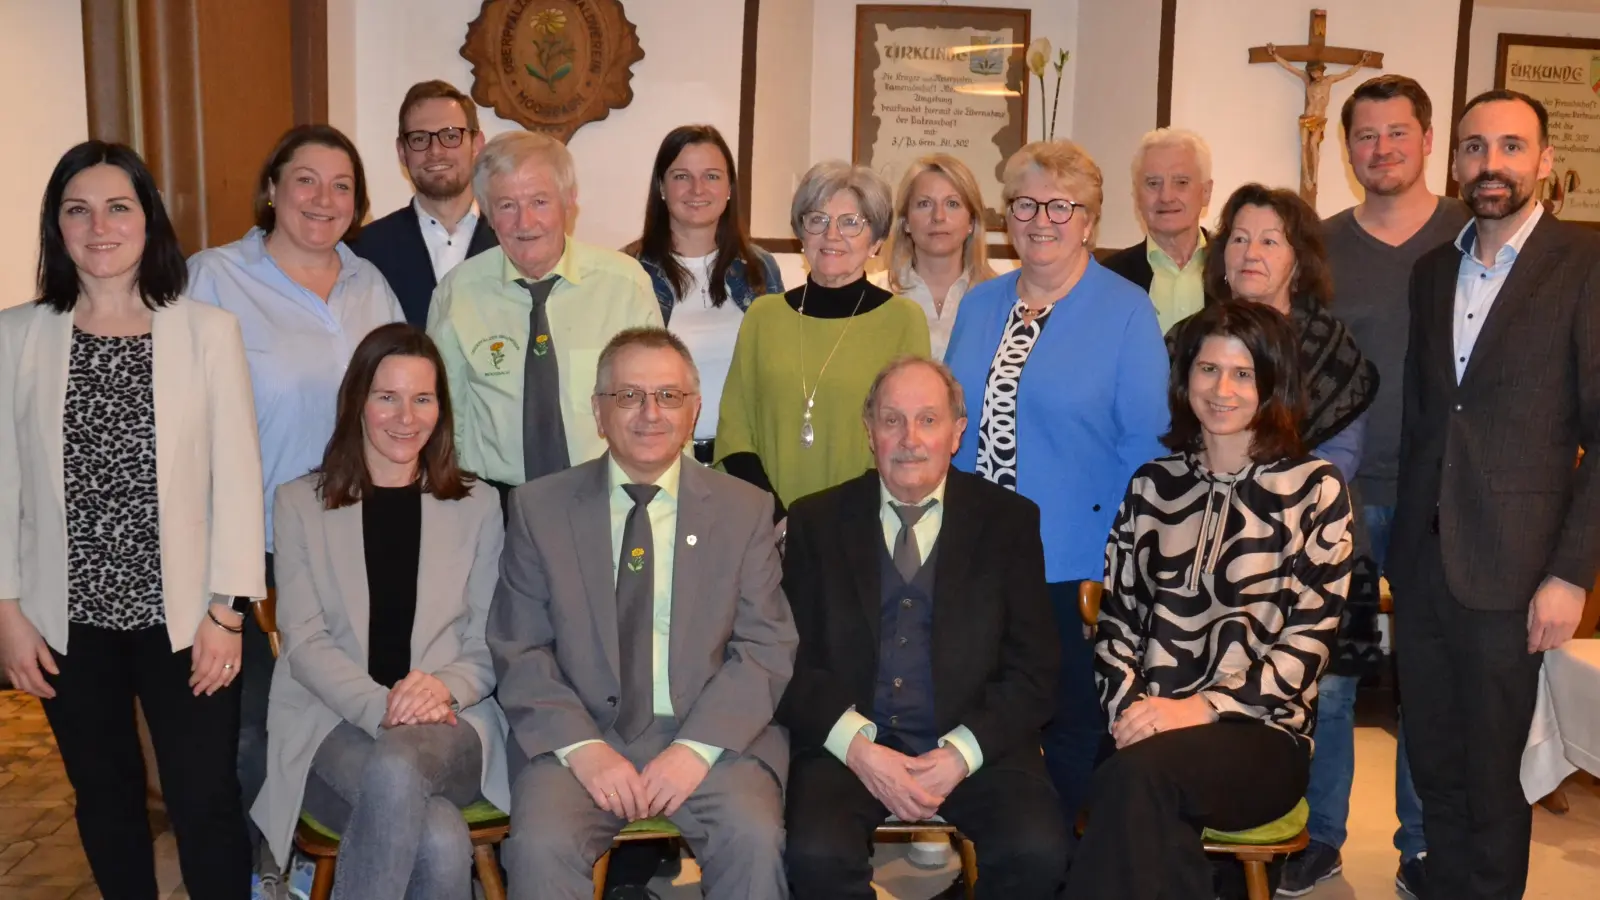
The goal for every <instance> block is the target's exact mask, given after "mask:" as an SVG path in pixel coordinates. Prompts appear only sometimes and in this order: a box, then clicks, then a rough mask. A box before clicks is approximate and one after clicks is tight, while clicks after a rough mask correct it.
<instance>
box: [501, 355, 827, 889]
mask: <svg viewBox="0 0 1600 900" xmlns="http://www.w3.org/2000/svg"><path fill="white" fill-rule="evenodd" d="M699 383H700V377H699V373H698V372H697V371H696V369H695V366H694V361H693V360H692V359H691V358H690V356H689V351H688V350H687V349H686V348H685V347H684V346H683V343H682V342H681V341H679V340H678V339H677V338H676V337H674V336H672V335H671V334H669V333H668V332H666V331H665V330H662V329H660V328H635V329H629V330H626V331H623V332H622V333H620V334H618V335H617V336H616V337H615V338H613V339H612V340H611V342H610V343H609V344H608V345H607V346H606V348H605V350H604V351H603V352H602V353H601V355H600V362H599V366H598V374H597V385H596V389H595V395H594V398H593V408H594V415H595V424H596V426H597V428H598V429H599V432H600V435H601V436H602V437H603V438H604V439H605V441H606V443H607V445H608V448H609V450H608V452H607V453H606V454H605V455H604V456H602V457H601V458H599V459H596V460H593V461H591V462H587V463H584V464H582V465H579V466H576V467H574V468H571V469H568V470H566V471H564V472H559V473H556V474H554V475H549V476H546V477H544V478H540V479H537V480H535V481H533V482H530V483H528V484H527V485H524V486H523V487H520V488H518V489H516V490H515V491H514V492H513V493H512V494H511V497H510V507H511V508H510V526H509V534H508V537H507V540H506V548H505V553H504V555H503V557H502V559H501V565H500V584H499V587H498V588H497V589H496V591H495V596H494V604H493V606H492V607H491V610H490V614H489V628H488V643H489V650H490V653H491V655H492V656H493V659H494V667H495V674H496V675H497V676H498V682H499V685H500V687H499V698H500V705H501V707H502V708H503V709H504V710H505V714H506V718H507V719H508V720H509V721H510V723H511V732H512V736H513V737H514V738H515V740H514V741H512V742H510V743H509V744H508V748H507V752H508V754H509V756H510V760H509V772H510V775H511V778H512V784H513V786H512V799H511V837H510V839H509V840H508V841H507V842H506V853H505V858H506V864H507V868H508V870H509V875H510V878H509V881H510V890H511V896H512V897H514V898H535V897H537V898H540V900H550V898H563V900H588V898H590V897H592V896H593V887H592V881H591V878H592V875H591V870H592V868H593V866H594V863H595V860H596V859H598V858H599V856H600V855H601V854H602V853H604V852H605V850H606V849H607V848H608V847H609V846H610V844H611V841H612V838H613V837H614V836H615V835H616V833H617V832H618V831H619V830H621V829H622V827H623V826H625V825H626V824H628V823H629V822H630V821H637V820H639V819H644V818H649V817H651V816H658V815H659V816H666V817H667V818H669V819H671V820H672V822H673V824H675V825H676V826H677V827H678V828H679V829H680V830H681V831H682V832H683V836H684V839H685V840H687V841H688V842H689V845H690V846H691V847H692V848H693V849H694V853H695V856H696V858H697V859H698V860H699V862H700V867H701V869H702V871H703V873H704V879H705V881H704V883H705V895H706V896H707V897H708V898H713V900H720V898H726V900H735V898H737V900H762V898H782V897H785V896H787V891H786V888H785V885H784V875H783V802H782V788H783V780H784V778H785V777H786V776H787V773H788V769H789V746H788V739H787V737H786V736H785V735H784V733H783V732H782V731H781V730H779V729H778V728H777V727H776V726H775V725H773V724H772V717H773V713H774V711H775V710H776V708H777V705H778V700H779V698H781V697H782V696H783V691H784V688H785V687H786V686H787V685H788V683H789V676H790V674H791V673H792V671H793V667H794V656H795V648H796V643H797V638H796V635H795V628H794V623H793V621H792V620H791V618H790V615H789V605H788V603H787V602H786V601H785V600H784V597H783V592H782V589H781V588H780V587H779V583H780V580H781V574H782V573H781V569H780V564H779V560H778V552H777V544H776V533H775V531H774V529H773V525H772V498H771V496H770V495H769V494H767V493H765V492H763V491H760V490H757V489H755V488H753V487H751V486H750V485H748V484H746V483H744V482H742V481H739V480H738V479H735V478H731V477H729V476H726V475H723V474H721V473H719V472H715V471H712V470H710V469H705V468H702V467H700V466H698V465H695V464H693V463H692V462H691V463H690V464H688V465H685V464H684V457H683V455H682V450H683V447H684V446H685V444H686V443H687V441H688V439H689V436H690V435H691V434H692V433H693V428H694V422H695V418H696V416H697V415H698V414H699V410H700V396H699Z"/></svg>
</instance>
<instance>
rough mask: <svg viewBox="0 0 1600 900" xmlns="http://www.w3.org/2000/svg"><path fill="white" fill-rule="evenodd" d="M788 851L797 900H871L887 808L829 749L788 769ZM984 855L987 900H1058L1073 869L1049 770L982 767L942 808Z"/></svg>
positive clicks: (981, 887)
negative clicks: (877, 839) (876, 837)
mask: <svg viewBox="0 0 1600 900" xmlns="http://www.w3.org/2000/svg"><path fill="white" fill-rule="evenodd" d="M787 794H788V809H787V810H786V811H785V814H784V825H785V827H786V829H787V830H788V845H787V849H786V851H785V853H784V863H785V868H786V869H787V870H788V875H789V890H790V892H791V894H792V896H793V897H794V900H856V898H859V900H869V898H871V897H873V896H875V895H874V894H873V890H872V861H871V857H872V832H873V830H874V829H876V828H877V827H878V826H879V825H882V824H883V820H884V819H885V818H887V817H888V815H889V811H888V810H887V809H886V808H884V805H883V804H882V803H880V802H878V799H877V798H876V797H874V796H872V794H871V793H870V792H868V791H867V788H866V785H864V784H862V783H861V779H859V778H857V777H856V774H855V773H854V772H852V771H850V770H849V769H848V768H846V767H845V765H844V763H841V762H839V761H838V760H837V759H835V758H834V757H833V756H831V755H830V754H827V753H808V754H806V755H804V756H801V757H799V758H797V759H795V760H794V761H792V762H791V763H790V764H789V790H788V792H787ZM939 815H940V816H943V817H944V819H945V820H946V821H948V822H949V823H950V824H952V825H954V826H956V827H957V828H959V829H960V830H961V833H962V834H964V835H966V836H967V837H968V838H971V839H972V842H973V843H974V844H975V845H977V849H978V868H979V870H980V871H981V873H982V875H981V877H979V879H978V884H977V893H978V896H979V897H980V898H986V900H1035V898H1036V900H1053V898H1054V897H1056V895H1057V892H1058V891H1059V890H1060V888H1061V882H1062V879H1063V876H1064V875H1065V873H1066V868H1067V826H1066V824H1065V823H1064V822H1062V820H1061V805H1060V801H1059V800H1057V799H1056V793H1055V791H1054V789H1052V788H1051V786H1050V780H1049V779H1048V778H1047V777H1045V774H1044V773H1043V772H1037V773H1035V772H1027V771H1023V770H1019V769H1011V768H995V767H990V766H984V767H983V768H980V769H979V770H978V771H977V772H976V773H974V774H973V775H971V776H970V777H968V778H967V779H966V780H965V781H963V782H961V783H960V784H958V785H956V788H955V790H953V791H951V792H950V796H949V797H947V798H946V799H945V802H944V805H942V806H940V807H939Z"/></svg>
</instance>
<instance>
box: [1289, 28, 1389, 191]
mask: <svg viewBox="0 0 1600 900" xmlns="http://www.w3.org/2000/svg"><path fill="white" fill-rule="evenodd" d="M1267 52H1268V53H1270V54H1272V59H1273V61H1275V62H1276V63H1277V64H1278V65H1280V66H1282V67H1284V68H1285V69H1287V70H1289V72H1291V73H1293V75H1294V77H1296V78H1298V79H1300V80H1301V81H1303V82H1305V85H1306V111H1305V113H1304V114H1302V115H1301V116H1300V197H1301V199H1303V200H1305V201H1306V202H1307V203H1309V204H1311V206H1312V208H1313V209H1314V208H1316V205H1317V166H1318V164H1319V163H1320V162H1321V159H1322V133H1323V130H1324V129H1325V128H1326V127H1327V125H1328V102H1329V100H1330V99H1331V97H1332V94H1333V86H1334V85H1335V84H1338V83H1339V82H1341V81H1343V80H1345V79H1346V78H1349V77H1350V76H1351V75H1354V74H1356V73H1357V72H1359V71H1360V70H1361V69H1362V68H1363V67H1365V66H1366V65H1367V61H1368V60H1369V59H1371V57H1372V53H1371V52H1370V51H1367V52H1363V53H1362V54H1361V61H1360V62H1358V63H1356V64H1355V65H1353V66H1351V67H1350V68H1348V69H1345V70H1344V71H1343V72H1340V73H1339V74H1337V75H1329V74H1327V73H1328V66H1327V64H1326V63H1321V62H1310V63H1307V64H1306V67H1305V68H1304V69H1301V68H1297V67H1296V66H1295V65H1294V64H1293V63H1291V62H1289V61H1288V60H1287V59H1284V58H1283V57H1282V56H1280V55H1279V54H1278V48H1277V46H1276V45H1274V44H1268V45H1267Z"/></svg>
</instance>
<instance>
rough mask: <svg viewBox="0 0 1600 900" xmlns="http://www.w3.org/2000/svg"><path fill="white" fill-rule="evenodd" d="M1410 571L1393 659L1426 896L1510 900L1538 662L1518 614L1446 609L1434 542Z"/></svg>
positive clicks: (1523, 879)
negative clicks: (1415, 572)
mask: <svg viewBox="0 0 1600 900" xmlns="http://www.w3.org/2000/svg"><path fill="white" fill-rule="evenodd" d="M1418 562H1419V564H1420V565H1419V572H1420V577H1419V578H1418V580H1417V583H1416V584H1415V585H1412V586H1411V587H1412V591H1411V592H1410V593H1406V592H1400V591H1397V592H1396V594H1395V604H1394V609H1395V658H1396V660H1397V662H1398V667H1399V672H1400V686H1401V687H1402V688H1403V689H1404V690H1405V695H1406V753H1407V754H1409V755H1410V758H1411V773H1412V776H1413V778H1414V780H1415V781H1416V785H1417V796H1419V797H1421V798H1422V822H1423V829H1424V830H1425V831H1426V832H1427V836H1428V881H1429V889H1430V891H1431V892H1432V893H1433V895H1434V896H1436V897H1449V898H1451V900H1478V898H1491V897H1492V898H1516V897H1521V896H1522V894H1523V890H1524V889H1525V887H1526V886H1527V881H1528V843H1529V841H1530V840H1531V839H1532V836H1533V810H1532V808H1531V807H1530V806H1529V805H1528V800H1527V798H1526V797H1525V796H1523V793H1522V780H1521V772H1522V749H1523V746H1524V745H1525V744H1526V743H1527V740H1528V728H1529V726H1530V725H1531V724H1532V722H1533V707H1534V701H1535V700H1536V698H1537V697H1538V689H1539V664H1540V663H1541V662H1542V661H1543V656H1544V655H1543V654H1530V653H1529V652H1528V619H1527V612H1526V609H1525V608H1524V609H1523V610H1519V611H1517V612H1482V611H1479V610H1471V609H1467V608H1466V607H1463V606H1462V605H1461V604H1460V603H1457V602H1456V600H1455V598H1454V597H1452V596H1451V594H1450V589H1449V587H1448V585H1447V584H1446V582H1445V577H1444V561H1443V558H1442V557H1441V556H1440V553H1439V542H1438V539H1437V538H1434V539H1433V540H1432V541H1430V542H1429V543H1428V544H1427V545H1425V547H1424V550H1423V554H1422V558H1421V559H1420V560H1418Z"/></svg>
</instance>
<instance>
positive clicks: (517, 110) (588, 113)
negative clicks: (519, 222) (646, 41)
mask: <svg viewBox="0 0 1600 900" xmlns="http://www.w3.org/2000/svg"><path fill="white" fill-rule="evenodd" d="M461 55H462V57H464V58H465V59H466V60H467V61H468V62H470V63H472V78H473V84H472V99H474V100H476V101H477V102H478V103H479V104H481V105H483V106H487V107H491V108H492V109H494V111H495V112H496V113H498V114H500V115H501V116H503V117H505V118H507V119H511V120H513V121H516V122H519V123H521V124H522V125H523V126H524V127H526V128H529V129H531V130H534V131H544V132H547V133H549V134H550V135H552V136H554V137H556V138H558V139H560V140H562V141H566V140H568V139H569V138H571V137H572V133H573V132H575V131H577V130H578V129H579V128H580V127H582V126H583V125H585V124H587V123H589V122H594V121H598V120H600V119H604V118H605V117H606V116H608V115H610V114H611V110H613V109H621V108H623V107H625V106H627V105H628V104H629V103H632V102H633V87H632V85H631V81H632V78H633V72H632V67H633V64H634V63H636V62H638V61H639V60H641V59H643V58H644V49H643V48H642V47H640V46H639V34H638V31H637V29H635V28H634V25H633V23H632V22H629V21H628V19H627V17H626V16H625V15H624V14H623V11H622V4H621V2H620V0H484V4H483V8H482V10H481V11H480V12H479V13H478V18H477V19H474V20H473V22H472V24H470V25H469V26H467V40H466V43H464V44H463V45H462V47H461Z"/></svg>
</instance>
